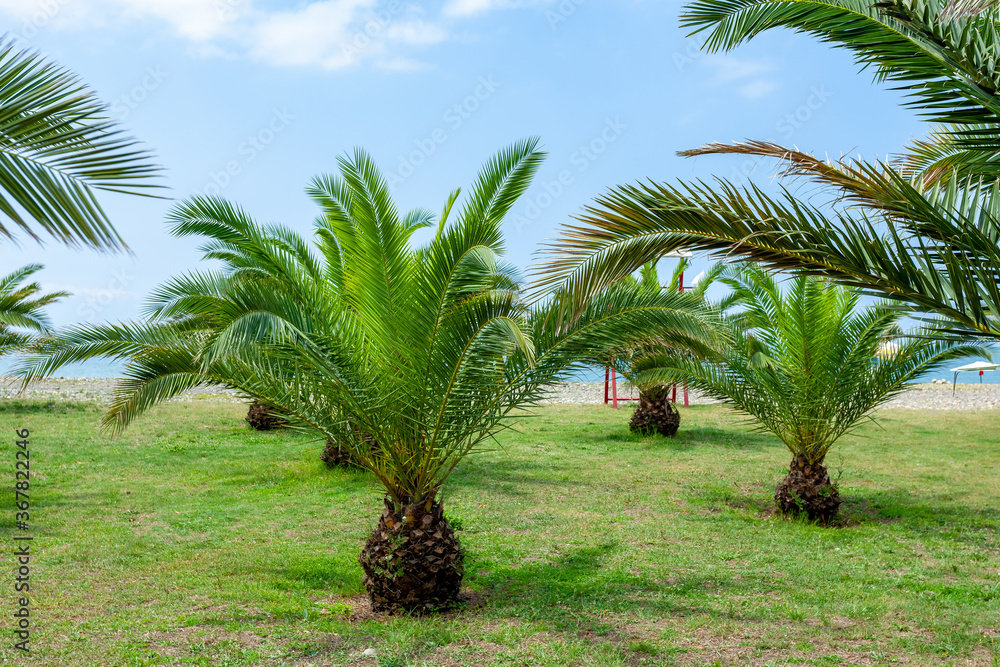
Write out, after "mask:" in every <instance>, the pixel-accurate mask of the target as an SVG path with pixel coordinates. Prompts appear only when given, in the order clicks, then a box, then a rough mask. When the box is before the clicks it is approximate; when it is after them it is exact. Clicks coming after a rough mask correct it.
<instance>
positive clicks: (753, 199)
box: [542, 0, 1000, 340]
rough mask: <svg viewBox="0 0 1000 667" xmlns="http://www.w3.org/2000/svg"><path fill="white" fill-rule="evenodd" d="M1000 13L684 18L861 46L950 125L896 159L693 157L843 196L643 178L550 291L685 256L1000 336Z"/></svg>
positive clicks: (724, 29)
mask: <svg viewBox="0 0 1000 667" xmlns="http://www.w3.org/2000/svg"><path fill="white" fill-rule="evenodd" d="M997 17H998V10H997V7H996V4H995V3H977V2H966V3H962V2H956V3H952V4H946V3H944V2H942V1H941V0H890V1H888V2H878V3H870V2H867V0H865V1H862V0H819V1H817V0H698V1H697V2H694V3H692V4H691V5H689V6H688V7H687V9H686V10H685V13H684V15H683V17H682V24H683V25H685V26H687V27H689V28H692V29H693V30H694V31H695V32H702V31H708V38H707V42H706V48H707V49H708V50H711V51H716V50H720V49H732V48H735V47H736V46H737V45H739V44H741V43H742V42H744V41H747V40H749V39H751V38H752V37H754V36H756V35H757V34H759V33H761V32H763V31H765V30H768V29H770V28H773V27H788V28H791V29H793V30H796V31H799V32H805V33H808V34H811V35H815V36H816V37H818V38H819V39H821V40H823V41H826V42H830V43H833V44H834V45H836V46H838V47H840V48H844V49H847V50H849V51H850V52H851V53H852V54H853V55H854V57H855V60H856V61H857V62H858V63H860V64H861V65H863V66H870V67H871V68H872V69H873V70H874V72H875V75H876V78H877V79H878V80H880V81H888V82H890V83H893V84H895V86H896V87H897V89H900V90H903V91H905V92H906V93H907V97H906V100H907V101H906V104H907V105H908V106H910V107H911V108H915V109H918V110H919V111H920V112H921V115H923V116H924V117H926V118H928V119H929V120H931V121H933V122H935V123H937V124H938V125H937V126H936V127H935V128H934V129H933V131H932V133H931V134H930V136H929V138H927V139H926V140H923V141H917V142H915V143H914V144H913V145H911V146H910V147H909V148H908V149H907V151H906V152H905V153H904V154H903V155H901V156H899V157H897V158H895V159H893V160H891V161H885V162H864V161H861V160H839V161H823V160H820V159H817V158H815V157H813V156H812V155H809V154H806V153H803V152H800V151H797V150H793V149H788V148H784V147H781V146H778V145H775V144H771V143H767V142H755V141H750V142H743V143H737V144H731V145H723V144H711V145H708V146H705V147H703V148H700V149H696V150H692V151H687V152H684V153H682V155H702V154H717V153H736V154H746V155H755V156H764V157H769V158H775V159H778V160H780V161H781V162H782V163H783V165H784V167H785V169H784V172H783V174H784V176H785V177H786V178H790V179H796V178H798V179H806V180H808V181H811V182H813V183H815V184H818V185H820V186H822V187H821V192H828V193H829V195H830V199H829V201H828V202H823V201H803V200H801V199H799V198H797V197H796V196H794V195H793V194H792V193H791V192H789V191H788V190H784V189H783V190H782V191H781V192H780V193H779V194H777V195H769V194H766V193H765V192H764V191H762V190H761V189H759V188H757V187H756V186H753V185H750V186H747V187H739V186H737V185H734V184H732V183H728V182H726V181H724V180H721V179H719V180H716V181H714V182H712V183H704V182H698V183H693V184H684V183H681V184H678V185H668V184H655V183H644V184H637V185H630V186H622V187H617V188H614V189H613V190H612V191H611V192H609V193H608V194H607V195H605V196H604V197H601V198H600V199H599V200H598V201H597V203H596V205H595V206H593V207H590V208H589V209H588V211H587V213H586V214H585V215H584V216H583V217H582V219H581V221H582V223H583V224H581V225H576V226H572V227H569V228H568V229H567V230H566V232H565V234H564V235H563V238H562V239H561V240H560V241H558V242H557V243H556V244H555V246H554V247H553V248H552V249H551V252H552V257H551V258H550V261H549V262H548V263H547V265H546V266H545V267H544V268H543V270H542V274H543V283H544V284H558V283H561V282H562V280H564V279H569V280H570V283H571V287H570V289H572V291H573V292H574V293H575V294H577V295H578V296H579V295H584V294H587V293H590V292H593V291H595V290H598V289H600V288H601V286H603V285H607V284H610V283H612V282H614V281H615V280H617V279H618V278H620V277H621V276H623V275H627V274H628V273H630V272H631V271H633V270H635V269H636V268H637V267H639V266H641V265H643V264H644V263H645V262H648V261H651V260H653V259H655V258H658V257H660V256H662V255H663V254H664V253H666V252H670V251H673V250H675V249H677V248H692V249H700V250H705V251H709V252H712V253H716V254H724V255H726V256H729V257H733V256H738V257H743V258H748V259H752V260H754V261H756V262H759V263H760V264H762V265H764V266H767V267H769V268H774V269H790V270H793V271H798V272H802V273H805V274H810V275H817V276H824V277H827V278H830V279H832V280H835V281H837V282H839V283H841V284H844V285H849V286H852V287H856V288H858V289H860V290H862V291H863V292H865V293H868V294H873V295H877V296H879V297H882V298H885V299H888V300H890V301H892V302H893V303H894V304H895V305H896V307H900V308H906V309H909V310H912V311H917V312H921V313H931V314H933V316H934V321H933V322H932V323H931V324H932V325H933V326H934V328H935V329H936V330H937V332H938V333H939V334H941V335H954V336H960V337H970V336H971V337H985V338H989V339H994V340H995V339H1000V191H998V180H997V179H998V177H1000V153H998V152H997V150H996V147H997V145H1000V120H998V119H1000V96H998V95H997V93H998V91H1000V71H998V70H997V69H996V68H995V66H994V65H995V60H996V53H997V51H998V48H1000V23H998V20H997Z"/></svg>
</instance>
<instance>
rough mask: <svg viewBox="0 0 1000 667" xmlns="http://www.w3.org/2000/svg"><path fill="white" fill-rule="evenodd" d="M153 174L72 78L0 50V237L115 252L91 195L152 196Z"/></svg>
mask: <svg viewBox="0 0 1000 667" xmlns="http://www.w3.org/2000/svg"><path fill="white" fill-rule="evenodd" d="M159 172H160V168H159V167H157V166H156V165H155V164H153V163H152V162H151V155H150V153H149V152H147V151H146V150H144V149H142V148H141V147H140V146H139V145H138V144H137V142H136V141H135V140H133V139H132V138H130V137H128V136H127V135H125V134H124V132H123V131H122V129H121V128H119V127H118V125H117V124H116V123H115V122H114V121H112V120H111V119H110V118H108V116H107V113H106V110H105V107H104V105H103V104H102V103H101V102H100V101H99V100H98V99H97V98H96V97H95V96H94V94H93V93H92V92H91V91H90V90H89V89H87V88H86V87H85V86H84V85H83V84H81V83H80V82H79V80H78V79H77V78H76V77H74V76H73V75H72V74H70V73H69V72H67V71H65V70H63V69H62V68H60V67H58V66H56V65H54V64H52V63H49V62H47V61H46V60H45V59H43V58H42V57H41V56H40V55H38V54H35V53H30V52H27V51H23V50H19V49H18V48H16V47H15V45H14V43H13V42H11V41H7V42H3V43H0V215H2V216H3V218H4V219H5V220H0V235H3V236H6V237H8V238H14V236H15V234H16V231H17V230H20V231H21V232H23V233H26V234H27V235H28V236H30V237H31V238H33V239H35V240H39V241H40V240H41V236H40V234H41V233H45V234H47V235H49V236H52V237H54V238H55V239H57V240H58V241H59V242H61V243H65V244H67V245H82V246H87V247H92V248H98V249H112V250H113V249H120V248H123V247H125V244H124V242H123V241H122V240H121V238H120V237H119V236H118V234H117V232H115V230H114V228H113V227H112V226H111V223H110V222H109V221H108V219H107V217H106V216H105V214H104V212H103V210H102V209H101V207H100V205H99V204H98V201H97V198H96V196H95V191H96V190H107V191H111V192H120V193H126V194H140V195H147V196H153V195H154V194H155V190H156V189H157V188H159V187H160V186H158V185H156V184H155V183H153V182H152V180H151V179H152V177H154V176H157V175H158V174H159Z"/></svg>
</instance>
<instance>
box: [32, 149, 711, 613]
mask: <svg viewBox="0 0 1000 667" xmlns="http://www.w3.org/2000/svg"><path fill="white" fill-rule="evenodd" d="M542 158H543V154H542V153H541V152H539V151H538V149H537V141H536V140H528V141H523V142H520V143H517V144H515V145H513V146H510V147H509V148H507V149H505V150H503V151H501V152H500V153H499V154H498V155H497V156H495V157H494V158H492V159H491V160H490V161H488V162H487V164H486V165H485V166H484V167H483V169H482V171H480V173H479V176H478V178H477V179H476V181H475V183H474V185H473V186H472V189H471V192H470V194H469V195H468V196H467V197H466V198H465V199H464V202H463V203H462V205H461V208H460V209H457V213H456V212H455V210H456V202H457V199H458V197H459V194H460V193H459V192H458V191H456V192H454V193H452V194H451V196H449V197H448V198H447V200H446V204H445V206H444V209H443V212H442V214H441V216H440V218H438V220H437V221H436V224H435V221H434V216H433V215H432V214H431V213H430V212H429V211H426V210H422V209H420V210H415V211H411V212H409V213H406V214H401V213H400V212H399V211H398V210H397V208H396V206H395V204H394V203H393V201H392V198H391V197H390V195H389V192H388V190H387V187H386V182H385V180H384V178H383V177H382V175H381V174H380V173H379V171H378V169H377V168H376V167H375V165H374V164H373V162H372V160H371V159H370V158H369V157H368V156H367V155H366V154H365V153H363V152H361V151H357V152H355V153H354V155H353V157H351V158H342V159H341V160H340V175H339V176H321V177H319V178H316V179H315V180H314V181H313V182H312V185H311V186H310V188H309V192H310V194H311V196H312V197H313V199H314V200H315V201H316V202H317V203H318V204H319V206H320V208H321V211H322V214H321V215H320V218H319V220H318V221H317V222H316V229H315V239H314V243H312V244H310V243H309V242H307V241H306V240H305V239H303V238H301V237H300V236H298V235H297V234H295V233H294V232H292V231H291V230H289V229H288V228H285V227H280V226H262V225H259V224H257V223H256V222H254V221H253V220H252V219H250V218H249V216H247V215H246V214H245V213H244V212H243V211H242V210H240V209H239V208H238V207H236V206H234V205H232V204H229V203H227V202H224V201H221V200H218V199H204V198H199V199H193V200H191V201H188V202H186V203H184V204H181V205H180V206H178V207H177V208H175V210H174V212H173V213H172V215H171V221H172V222H173V225H174V227H173V231H174V233H175V234H177V235H182V236H187V235H191V236H200V237H203V238H205V239H206V242H205V244H204V246H203V250H204V253H205V258H206V259H210V260H215V261H221V263H222V266H221V268H220V269H216V270H203V271H198V272H193V273H189V274H186V275H183V276H181V277H179V278H176V279H174V280H172V281H170V282H168V283H167V284H165V285H163V286H162V287H161V288H159V289H158V290H156V292H154V294H153V297H152V299H151V303H150V307H149V310H148V313H147V315H148V317H147V319H146V320H145V321H142V322H138V323H134V324H126V325H117V326H111V325H108V326H85V327H79V328H76V329H73V330H69V331H65V332H62V333H60V334H59V335H58V336H56V337H55V339H53V340H52V341H50V342H49V343H48V344H47V346H46V347H45V354H43V355H41V356H39V357H36V358H35V359H33V360H31V361H29V362H28V363H27V364H26V365H25V366H24V369H23V370H24V373H25V377H26V379H30V378H32V377H36V376H38V375H44V374H47V373H51V372H52V371H54V370H55V369H57V368H58V367H59V366H60V365H62V364H64V363H68V362H72V361H78V360H81V359H86V358H91V357H93V356H107V357H113V358H117V359H122V360H125V361H126V362H127V368H126V371H125V379H123V380H122V381H121V383H120V384H119V386H118V388H117V391H116V394H115V397H114V400H113V402H112V404H111V406H110V408H109V410H108V412H107V414H106V416H105V419H104V424H105V426H107V427H108V428H110V429H111V430H113V431H118V430H121V429H123V428H125V427H126V426H127V425H128V424H129V423H130V422H131V421H132V420H133V419H135V418H136V417H137V416H138V415H139V414H141V413H142V412H143V411H144V410H146V409H147V408H148V407H149V406H151V405H153V404H154V403H157V402H160V401H163V400H165V399H168V398H170V397H172V396H176V395H177V394H179V393H180V392H182V391H184V390H186V389H188V388H191V387H193V386H195V385H198V384H202V383H218V384H225V385H228V386H230V387H235V388H237V389H239V390H240V391H241V392H243V393H244V394H246V395H247V396H249V397H252V398H254V399H257V400H260V401H261V402H263V403H266V404H267V405H269V406H273V407H274V408H276V409H277V410H279V411H280V412H281V413H282V418H283V419H284V420H285V421H286V422H287V424H288V425H289V426H290V427H291V428H295V429H299V430H301V431H303V432H305V433H307V434H309V435H310V436H312V437H315V438H316V439H317V440H318V441H319V442H326V441H333V442H336V443H337V444H338V445H339V446H340V447H342V448H344V449H345V450H347V451H348V452H349V453H350V455H351V457H352V459H353V461H354V462H355V463H356V464H357V465H358V466H361V467H362V468H364V469H366V470H368V471H370V472H371V473H372V474H373V475H374V476H375V477H376V478H377V479H378V481H379V482H380V483H381V485H382V487H383V489H384V493H385V503H384V505H385V506H384V511H383V513H382V516H381V519H380V520H379V522H378V526H377V527H376V529H375V531H374V532H373V533H372V535H371V537H370V538H369V540H368V542H367V543H366V545H365V547H364V549H363V551H362V553H361V556H360V562H361V566H362V568H363V569H364V571H365V585H366V587H367V590H368V593H369V595H370V597H371V599H372V602H373V604H374V607H375V608H376V609H396V608H402V609H411V610H412V609H425V608H428V607H434V606H440V605H446V604H448V603H449V602H451V601H452V600H453V599H454V598H455V596H456V595H457V594H458V590H459V586H460V584H461V580H462V572H463V569H462V568H463V566H462V563H463V556H462V552H461V550H460V548H459V545H458V542H457V539H456V538H455V536H454V532H453V531H452V529H451V528H450V526H449V524H448V521H447V519H446V518H445V515H444V506H443V502H442V498H441V490H442V487H443V485H444V483H445V480H446V479H447V478H448V476H449V475H450V474H451V472H452V471H453V470H454V469H455V466H457V465H458V464H459V462H461V461H462V459H463V458H464V457H465V456H466V455H468V454H469V453H471V452H473V451H476V450H477V449H479V448H480V447H481V446H482V445H483V444H484V443H486V442H488V441H490V440H492V438H493V437H494V436H495V435H496V434H497V433H498V432H499V431H500V430H502V429H503V428H504V427H505V426H506V424H507V419H508V417H509V416H511V415H512V414H513V413H515V412H517V411H518V410H519V409H521V408H523V407H526V406H529V405H530V404H532V403H533V402H535V401H537V400H538V399H540V398H541V397H542V396H543V395H544V393H545V386H546V385H547V384H549V383H551V382H553V381H555V380H558V379H559V378H560V377H563V376H564V375H565V374H566V373H568V372H570V371H571V369H572V368H573V367H574V365H579V364H582V363H585V362H586V361H587V360H589V359H591V358H593V357H594V356H597V355H598V354H600V353H601V351H602V350H604V349H606V348H607V347H608V346H610V345H612V344H618V343H619V341H623V340H624V341H628V340H629V339H630V338H631V339H634V338H637V337H645V336H649V335H659V336H662V337H664V338H666V339H669V340H672V341H674V342H675V343H676V344H678V345H686V346H689V347H690V348H692V349H694V350H698V351H700V352H702V353H705V352H707V350H708V345H710V343H711V337H712V335H713V331H714V329H713V327H712V324H713V322H714V316H713V315H712V313H711V312H710V311H709V309H707V308H705V307H704V306H703V305H702V304H701V303H700V302H699V301H698V300H697V299H695V298H693V297H690V296H689V295H679V294H676V293H660V292H658V291H656V292H652V293H648V292H640V291H638V290H633V289H627V288H615V289H611V290H607V291H605V292H604V293H602V294H601V295H599V296H597V297H595V298H593V299H592V300H591V302H590V304H588V306H587V307H586V308H584V309H583V310H582V311H580V312H575V311H571V310H570V309H568V308H562V307H561V303H560V299H559V298H558V297H557V298H555V299H553V300H552V301H551V302H549V303H548V304H545V305H542V306H538V307H536V308H534V309H531V308H529V307H528V306H527V305H526V304H525V302H524V301H523V299H522V296H521V291H520V287H519V284H518V282H517V280H516V276H515V275H514V272H513V271H512V269H511V267H509V266H508V265H505V264H504V263H503V262H502V259H501V257H502V254H503V251H504V242H503V236H502V231H501V230H502V225H503V220H504V217H505V215H506V214H507V212H508V211H509V210H510V208H511V206H512V205H513V204H514V203H515V201H516V200H517V198H518V197H519V196H520V195H521V194H522V193H523V192H524V190H525V189H526V188H527V187H528V185H529V183H530V181H531V179H532V177H533V175H534V173H535V171H536V169H537V167H538V165H539V164H540V162H541V160H542ZM427 227H430V228H431V229H430V230H428V232H429V236H430V240H429V241H428V242H426V243H424V244H422V245H418V244H417V237H416V236H415V235H416V233H417V232H418V231H419V230H422V229H424V228H427ZM372 442H374V443H376V444H377V445H378V446H377V447H372V445H371V443H372Z"/></svg>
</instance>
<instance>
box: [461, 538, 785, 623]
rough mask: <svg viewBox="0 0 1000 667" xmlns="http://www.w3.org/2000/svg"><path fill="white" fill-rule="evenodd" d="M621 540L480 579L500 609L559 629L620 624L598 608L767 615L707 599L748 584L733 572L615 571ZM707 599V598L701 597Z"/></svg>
mask: <svg viewBox="0 0 1000 667" xmlns="http://www.w3.org/2000/svg"><path fill="white" fill-rule="evenodd" d="M619 546H620V545H619V544H618V543H616V542H607V543H604V544H600V545H597V546H589V547H579V548H576V549H569V550H565V551H564V552H563V553H562V554H560V555H559V556H557V557H555V558H553V559H551V560H549V561H547V562H542V561H531V560H528V561H522V562H520V563H512V564H510V565H508V566H507V567H504V568H501V569H497V570H495V571H494V572H491V573H490V574H489V575H488V576H485V577H482V576H481V577H479V578H478V579H476V580H474V581H475V584H476V585H478V586H482V587H483V588H484V589H485V590H486V591H488V592H489V593H488V594H489V597H490V599H491V601H492V605H491V606H493V607H494V609H495V611H496V612H498V613H502V614H505V615H510V616H514V617H517V618H522V619H525V620H531V621H542V622H544V623H545V624H546V625H547V626H550V627H551V628H552V629H554V630H558V631H566V630H579V629H580V628H581V625H582V626H585V627H586V628H587V629H589V630H591V631H593V632H596V633H598V634H602V633H604V632H607V631H608V630H610V629H612V628H613V627H614V625H613V622H611V623H610V624H609V622H607V621H604V620H602V618H601V616H600V615H599V614H597V613H595V610H601V611H602V612H606V611H612V612H620V613H629V614H633V613H635V614H637V615H640V616H642V615H646V614H659V615H663V614H675V615H689V614H709V615H711V616H714V617H722V618H727V619H734V618H739V619H741V620H763V619H764V618H765V615H764V613H763V612H762V613H761V614H750V615H747V614H740V615H738V616H737V615H734V614H731V613H729V612H725V611H720V610H719V609H718V608H715V607H713V606H711V605H710V604H705V603H704V601H703V600H702V599H704V598H707V597H710V596H718V595H721V594H727V593H735V592H736V591H739V590H742V589H744V588H745V583H743V582H740V581H738V580H737V579H736V578H734V577H731V576H719V575H718V574H706V575H703V574H699V573H692V572H677V573H676V574H675V575H674V576H671V577H669V578H668V579H667V580H663V579H660V578H658V577H655V576H653V575H651V574H642V573H639V572H638V571H636V570H632V571H629V572H624V571H621V570H617V571H611V570H609V569H608V568H607V566H606V563H607V561H608V560H609V559H610V557H611V556H612V555H614V554H615V552H616V550H617V549H618V548H619ZM700 598H701V599H700Z"/></svg>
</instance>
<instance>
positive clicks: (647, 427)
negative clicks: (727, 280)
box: [610, 257, 731, 437]
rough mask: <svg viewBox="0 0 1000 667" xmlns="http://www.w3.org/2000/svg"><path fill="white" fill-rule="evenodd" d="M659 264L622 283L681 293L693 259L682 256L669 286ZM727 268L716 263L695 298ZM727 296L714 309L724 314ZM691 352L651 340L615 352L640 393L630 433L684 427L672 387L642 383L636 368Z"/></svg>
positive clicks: (620, 370)
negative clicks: (665, 356)
mask: <svg viewBox="0 0 1000 667" xmlns="http://www.w3.org/2000/svg"><path fill="white" fill-rule="evenodd" d="M656 264H657V263H656V262H649V263H647V264H645V265H643V266H642V268H641V269H640V270H639V278H638V279H636V278H635V277H634V276H629V277H628V278H626V279H625V280H623V281H622V283H623V284H625V285H630V286H632V288H633V289H640V290H648V291H654V292H655V291H659V290H661V289H665V290H669V291H678V290H680V288H681V277H682V276H683V275H684V272H685V271H687V270H688V269H690V268H691V260H690V259H688V258H687V257H681V258H680V261H678V263H677V266H675V267H674V271H673V273H672V274H671V277H670V280H669V282H668V283H667V284H666V285H660V278H659V272H658V271H657V268H656ZM724 269H725V265H724V264H721V263H719V264H714V265H713V266H712V267H710V268H709V269H708V271H706V272H705V273H704V274H702V277H701V279H700V280H699V281H698V283H697V284H696V285H693V286H692V287H691V288H690V293H691V295H692V296H694V297H696V298H699V299H705V290H706V289H708V287H709V286H710V285H711V284H712V283H713V282H714V281H715V280H716V278H717V277H718V276H719V275H720V274H721V273H722V272H723V270H724ZM729 300H731V297H727V298H726V299H725V300H724V301H723V302H721V303H718V304H712V307H713V308H715V309H717V310H719V311H720V312H721V311H724V310H725V309H726V308H727V307H728V301H729ZM686 352H687V351H686V350H684V349H681V348H677V346H676V345H674V344H672V342H671V341H664V340H657V339H655V338H652V339H648V340H645V341H642V342H639V343H634V344H632V345H630V346H629V347H627V348H625V349H618V350H613V351H612V354H611V361H610V363H612V364H613V365H614V366H615V370H616V371H617V372H618V373H620V374H621V375H622V376H623V377H624V378H626V379H627V380H628V381H629V383H631V384H632V385H633V386H634V387H636V388H637V389H638V390H639V404H638V405H637V406H636V408H635V411H634V412H633V413H632V417H631V418H630V419H629V430H630V431H632V432H634V433H643V434H649V433H659V434H660V435H664V436H668V437H669V436H673V435H676V434H677V430H678V429H679V428H680V423H681V413H680V411H679V410H678V409H677V406H676V405H674V402H673V400H672V398H671V396H672V393H671V387H670V385H665V384H661V383H652V384H650V383H640V379H639V377H638V375H637V372H636V369H637V368H638V367H641V366H642V364H643V359H644V358H646V357H649V356H652V355H660V354H684V353H686Z"/></svg>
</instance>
